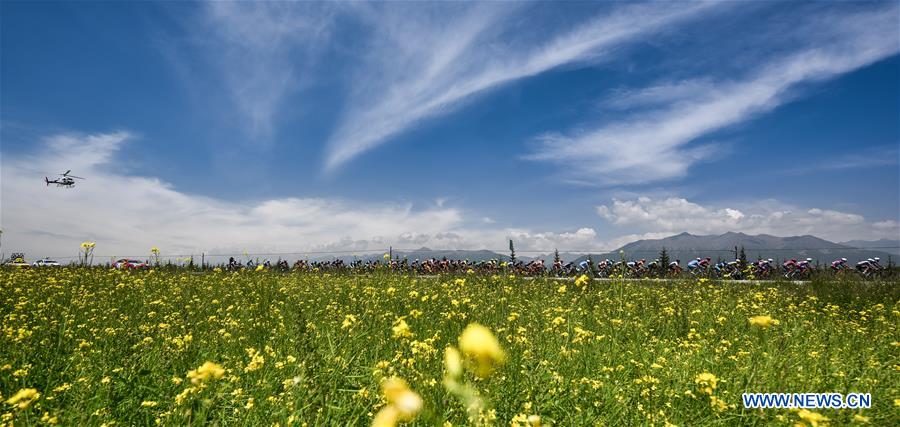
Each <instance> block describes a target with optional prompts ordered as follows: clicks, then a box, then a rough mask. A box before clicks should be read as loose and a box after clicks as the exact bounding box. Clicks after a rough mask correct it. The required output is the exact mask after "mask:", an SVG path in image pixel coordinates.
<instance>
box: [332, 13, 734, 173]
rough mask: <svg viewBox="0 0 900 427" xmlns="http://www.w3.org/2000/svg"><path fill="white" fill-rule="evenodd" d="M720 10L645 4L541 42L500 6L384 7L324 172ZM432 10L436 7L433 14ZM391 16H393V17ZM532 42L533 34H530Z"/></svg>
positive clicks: (601, 18) (545, 38)
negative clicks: (516, 87) (492, 94)
mask: <svg viewBox="0 0 900 427" xmlns="http://www.w3.org/2000/svg"><path fill="white" fill-rule="evenodd" d="M718 7H723V3H709V2H695V3H689V4H685V3H678V4H674V3H673V4H667V3H658V2H656V3H644V4H636V5H629V6H616V7H615V8H614V9H613V10H612V11H610V12H609V13H606V14H603V15H602V16H599V17H594V18H591V19H589V20H587V21H586V22H582V23H580V24H576V25H575V26H574V28H572V29H570V30H562V31H560V30H557V31H556V32H553V33H551V34H549V35H548V36H546V37H542V39H540V40H534V39H529V40H527V41H524V40H519V37H521V34H530V33H528V32H523V31H521V30H522V29H521V28H516V27H514V26H513V25H512V24H510V23H511V22H512V23H519V25H521V22H520V20H517V19H512V17H513V16H514V15H515V13H516V9H513V8H511V5H510V4H509V3H502V4H501V3H498V4H487V5H477V6H476V7H475V8H474V9H465V10H462V11H459V10H449V11H444V12H446V13H435V11H434V10H429V11H427V13H418V14H416V13H413V16H414V19H411V18H409V16H408V15H409V11H404V13H403V14H402V17H401V18H402V19H396V17H395V16H393V13H392V11H391V10H388V11H386V12H385V11H383V12H385V13H381V14H378V15H377V17H376V19H373V20H372V22H373V25H374V30H373V37H374V38H375V41H374V42H373V43H372V45H371V48H372V51H371V52H370V55H369V63H368V64H367V65H366V66H364V67H363V68H362V70H364V71H362V72H361V73H360V75H359V76H358V80H359V82H358V83H357V87H358V90H356V91H355V92H354V93H353V94H351V97H350V102H349V108H348V109H347V110H346V112H345V113H344V116H343V118H342V119H341V120H340V121H339V125H338V127H337V130H336V131H335V132H334V134H333V136H332V138H331V140H330V142H329V146H328V151H327V154H326V159H325V169H326V171H333V170H335V169H337V168H338V167H339V166H341V165H342V164H344V163H346V162H347V161H349V160H351V159H352V158H354V157H356V156H358V155H360V154H362V153H363V152H365V151H367V150H370V149H372V148H374V147H376V146H378V145H380V144H383V143H385V142H387V140H389V139H390V138H391V137H393V136H396V135H398V134H400V133H402V132H404V131H406V130H407V129H409V128H411V127H414V126H416V125H418V124H419V123H421V122H422V121H423V120H427V119H429V118H433V117H435V116H439V115H442V114H447V113H448V112H451V111H454V110H455V109H457V108H458V107H459V105H460V104H461V103H463V102H465V101H467V100H468V99H470V98H472V97H474V96H477V95H479V94H482V93H484V92H485V91H487V90H489V89H491V88H495V87H497V86H500V85H502V84H504V83H508V82H511V81H514V80H517V79H521V78H525V77H529V76H534V75H537V74H540V73H543V72H546V71H548V70H551V69H554V68H557V67H560V66H562V65H566V64H570V63H574V62H577V61H584V60H597V59H600V58H604V57H605V56H608V55H609V54H610V52H611V51H612V50H613V49H615V48H617V47H621V46H623V45H625V44H627V43H630V42H634V41H636V40H640V39H641V38H642V37H646V36H648V35H649V34H652V33H654V32H657V31H659V30H661V29H664V28H667V27H669V26H672V25H674V24H676V23H678V22H682V21H684V20H687V19H690V18H694V17H697V16H699V15H701V14H703V13H705V12H708V11H710V10H713V9H715V8H718ZM439 9H440V8H439ZM393 12H396V11H393ZM531 37H533V36H531Z"/></svg>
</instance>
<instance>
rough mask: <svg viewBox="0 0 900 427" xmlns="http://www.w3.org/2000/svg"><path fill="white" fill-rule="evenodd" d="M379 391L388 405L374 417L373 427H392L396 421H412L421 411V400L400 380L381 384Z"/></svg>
mask: <svg viewBox="0 0 900 427" xmlns="http://www.w3.org/2000/svg"><path fill="white" fill-rule="evenodd" d="M381 390H382V393H383V394H384V399H385V400H386V401H387V403H388V404H387V406H385V407H384V408H381V410H380V411H378V414H376V415H375V418H374V419H373V420H372V426H373V427H392V426H395V425H397V422H398V421H412V420H413V419H415V418H416V416H417V415H418V414H419V412H420V411H421V410H422V398H421V397H419V395H418V394H417V393H416V392H414V391H412V390H410V388H409V386H408V385H407V384H406V381H403V380H402V379H400V378H396V377H394V378H390V379H388V380H387V381H385V382H384V383H382V384H381Z"/></svg>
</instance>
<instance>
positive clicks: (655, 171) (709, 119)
mask: <svg viewBox="0 0 900 427" xmlns="http://www.w3.org/2000/svg"><path fill="white" fill-rule="evenodd" d="M897 13H898V12H897V6H896V4H890V5H887V6H885V7H880V8H878V9H877V10H874V11H866V12H860V13H856V14H852V15H841V16H839V17H836V16H825V17H818V18H817V17H809V19H818V22H817V23H818V24H819V25H815V26H812V27H807V28H805V30H806V31H809V32H810V33H809V34H807V35H808V46H804V47H802V48H799V49H797V50H795V51H794V52H793V53H789V54H785V55H781V56H778V57H775V58H769V59H768V62H767V63H766V64H764V65H762V66H760V67H759V68H758V69H756V70H754V71H752V72H751V73H749V74H748V75H746V76H745V78H744V79H742V80H734V79H715V78H712V77H700V78H697V79H688V80H683V81H678V82H668V83H663V84H659V85H653V86H650V87H647V88H644V89H641V90H636V91H625V92H619V93H616V94H615V95H614V96H613V98H612V99H610V100H608V105H609V106H612V107H615V108H622V109H626V110H633V112H632V113H631V114H629V115H627V116H626V117H625V118H624V119H623V120H619V121H616V122H614V123H608V124H604V125H601V126H600V127H598V128H594V129H591V128H589V127H588V128H586V129H582V130H579V131H575V132H571V133H566V134H564V133H549V134H545V135H542V136H540V137H539V138H538V142H539V145H538V148H537V150H536V151H535V152H534V153H532V154H531V155H530V156H528V157H527V158H529V159H533V160H542V161H550V162H555V163H558V164H562V165H565V166H566V169H567V172H565V174H566V178H567V179H570V180H571V179H574V180H579V181H585V180H592V181H595V182H598V183H602V184H606V185H614V184H625V183H632V184H640V183H646V182H652V181H658V180H663V179H670V178H676V177H681V176H684V175H685V174H686V173H687V170H688V168H689V167H690V166H691V165H693V164H694V163H696V162H698V161H701V160H703V159H705V158H707V157H708V156H709V155H710V154H711V153H713V152H714V151H715V150H714V149H713V148H711V147H710V146H703V147H688V144H689V143H691V142H692V141H694V140H696V139H698V138H700V137H702V136H705V135H708V134H710V133H712V132H715V131H717V130H720V129H723V128H726V127H729V126H733V125H735V124H738V123H742V122H744V121H747V120H749V119H752V118H754V117H756V116H758V115H760V114H763V113H766V112H769V111H772V110H773V109H775V108H777V107H778V106H780V105H782V104H784V103H786V102H789V101H790V100H792V99H794V97H795V96H797V94H796V89H797V88H799V87H801V85H803V84H807V83H814V82H820V81H823V80H827V79H831V78H834V77H836V76H839V75H842V74H844V73H848V72H851V71H854V70H856V69H859V68H861V67H865V66H867V65H869V64H872V63H874V62H877V61H879V60H881V59H884V58H887V57H889V56H892V55H895V54H897V52H898V51H900V42H898V39H897V29H896V28H897V27H896V24H897V19H896V16H897Z"/></svg>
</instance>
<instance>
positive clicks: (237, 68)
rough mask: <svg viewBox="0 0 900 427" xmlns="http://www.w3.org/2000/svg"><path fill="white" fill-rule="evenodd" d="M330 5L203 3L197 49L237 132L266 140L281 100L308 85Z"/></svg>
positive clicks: (326, 30) (321, 46) (326, 29)
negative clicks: (228, 106) (225, 98)
mask: <svg viewBox="0 0 900 427" xmlns="http://www.w3.org/2000/svg"><path fill="white" fill-rule="evenodd" d="M336 7H337V6H336V5H335V6H332V5H331V4H328V3H302V2H298V3H293V2H226V1H221V2H219V1H216V2H209V3H205V4H203V6H202V14H201V18H202V19H200V20H199V22H197V23H195V24H194V25H196V26H197V28H198V29H201V30H202V31H203V34H204V36H203V37H197V38H195V39H193V40H192V41H193V42H194V43H195V44H196V46H197V47H200V48H201V52H204V54H205V56H207V59H208V60H209V62H210V65H211V66H212V67H213V68H214V69H215V70H216V71H217V73H213V75H218V77H219V78H220V79H221V80H222V84H223V87H224V89H225V90H226V92H227V94H228V95H229V98H230V99H231V104H232V106H233V108H234V109H235V111H236V112H237V114H236V117H237V118H238V120H239V123H240V124H241V125H242V126H241V127H242V128H244V129H246V130H247V133H248V135H249V136H251V137H254V138H257V139H259V140H261V141H266V140H267V138H268V137H269V136H271V133H272V132H273V131H274V129H275V128H276V122H277V120H278V116H279V114H280V113H281V112H282V111H283V110H284V108H285V102H286V99H287V98H288V97H289V96H290V95H292V94H295V93H296V92H297V91H299V90H300V88H301V87H302V86H303V85H304V84H306V83H308V82H310V81H312V80H313V79H314V78H315V76H314V75H313V72H314V71H313V70H314V66H315V64H316V61H317V59H318V54H320V53H321V51H322V50H323V49H324V46H327V43H326V42H327V40H328V39H329V38H330V36H331V31H332V24H333V17H334V16H335V14H336V13H337V10H336Z"/></svg>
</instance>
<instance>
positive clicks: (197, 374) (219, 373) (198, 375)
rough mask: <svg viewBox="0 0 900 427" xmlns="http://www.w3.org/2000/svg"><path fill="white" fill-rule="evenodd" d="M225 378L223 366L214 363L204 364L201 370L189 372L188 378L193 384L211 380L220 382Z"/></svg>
mask: <svg viewBox="0 0 900 427" xmlns="http://www.w3.org/2000/svg"><path fill="white" fill-rule="evenodd" d="M223 376H225V369H223V368H222V366H221V365H219V364H218V363H214V362H209V361H207V362H203V364H202V365H200V367H199V368H197V369H194V370H192V371H189V372H188V373H187V377H188V378H190V380H191V383H193V384H200V383H203V382H206V381H209V380H218V379H221V378H222V377H223Z"/></svg>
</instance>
